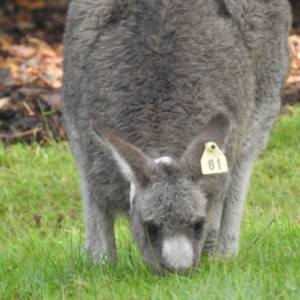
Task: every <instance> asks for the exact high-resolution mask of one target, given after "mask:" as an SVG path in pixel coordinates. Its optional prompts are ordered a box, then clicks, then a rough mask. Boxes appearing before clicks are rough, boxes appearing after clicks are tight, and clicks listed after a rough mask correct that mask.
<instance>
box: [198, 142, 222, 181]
mask: <svg viewBox="0 0 300 300" xmlns="http://www.w3.org/2000/svg"><path fill="white" fill-rule="evenodd" d="M200 164H201V168H202V174H203V175H208V174H220V173H225V172H228V166H227V159H226V157H225V155H224V154H223V153H222V151H221V150H220V149H219V147H218V146H217V144H216V143H214V142H208V143H206V144H205V149H204V152H203V155H202V157H201V160H200Z"/></svg>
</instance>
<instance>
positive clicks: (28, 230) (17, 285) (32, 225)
mask: <svg viewBox="0 0 300 300" xmlns="http://www.w3.org/2000/svg"><path fill="white" fill-rule="evenodd" d="M299 132H300V110H299V109H294V114H293V116H292V117H285V116H282V117H280V119H279V120H278V121H277V123H276V126H275V128H274V130H273V133H272V137H271V140H270V143H269V146H268V148H267V149H266V150H265V151H264V152H263V153H262V155H261V156H260V158H259V160H258V161H257V163H256V166H255V169H254V171H253V175H252V178H251V184H250V187H249V192H248V199H247V203H246V206H245V212H244V218H243V224H242V229H241V241H240V252H239V255H238V256H237V257H236V258H230V259H227V260H221V259H214V260H212V259H210V258H208V257H204V258H203V259H202V263H201V266H200V268H199V269H198V270H197V271H196V272H195V274H193V275H186V276H180V275H176V274H175V275H174V274H170V275H168V276H165V277H156V276H154V275H153V274H152V271H151V270H150V269H149V268H148V267H146V266H145V265H144V263H143V260H142V257H141V254H140V253H139V251H138V250H137V248H136V245H135V242H134V241H133V239H132V237H131V234H130V230H129V224H128V222H127V221H125V220H119V221H118V222H117V224H116V235H117V245H118V262H117V263H112V264H109V265H105V266H101V265H94V264H93V263H92V261H91V259H90V258H89V257H88V256H87V255H86V253H85V251H84V221H83V214H82V207H81V196H80V191H79V187H78V186H79V183H78V176H77V170H76V166H75V163H74V160H73V158H72V156H71V154H70V151H69V149H68V146H67V144H66V143H60V144H58V145H53V146H48V147H40V146H39V145H34V146H26V145H22V144H18V145H14V146H12V147H8V148H5V147H3V146H0V299H222V300H223V299H230V300H232V299H237V300H239V299H300V223H299V220H300V185H299V179H300V153H299V149H300V135H299Z"/></svg>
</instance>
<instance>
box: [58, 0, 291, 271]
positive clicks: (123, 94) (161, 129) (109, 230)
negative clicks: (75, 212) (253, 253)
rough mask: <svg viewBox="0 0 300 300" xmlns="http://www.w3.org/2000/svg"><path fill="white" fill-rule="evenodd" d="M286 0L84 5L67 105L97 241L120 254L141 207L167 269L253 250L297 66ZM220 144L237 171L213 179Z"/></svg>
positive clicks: (158, 267) (67, 74)
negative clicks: (265, 157)
mask: <svg viewBox="0 0 300 300" xmlns="http://www.w3.org/2000/svg"><path fill="white" fill-rule="evenodd" d="M290 22H291V16H290V7H289V4H288V1H286V0H277V1H270V0H260V1H257V0H240V1H236V0H210V1H199V0H73V1H72V2H71V3H70V6H69V11H68V17H67V25H66V32H65V36H64V43H65V49H64V63H63V67H64V84H63V90H62V107H63V112H64V119H65V126H66V131H67V134H68V137H69V143H70V148H71V150H72V153H73V155H74V157H75V159H76V162H77V166H78V169H79V175H80V180H81V189H82V196H83V206H84V213H85V223H86V247H87V249H89V251H90V252H91V254H92V255H93V257H94V258H95V260H97V261H99V260H100V261H102V262H103V261H105V260H107V259H115V258H116V245H115V237H114V220H115V218H116V217H117V216H118V215H120V214H124V215H127V216H128V217H129V218H130V220H131V227H132V233H133V235H134V237H135V240H136V242H137V244H138V246H139V248H140V250H141V252H142V253H143V256H144V259H145V262H146V263H147V264H148V265H150V266H151V267H152V268H153V270H154V271H155V272H161V271H162V272H165V271H170V272H186V271H188V270H190V269H191V268H193V267H197V266H198V265H199V262H200V257H201V253H202V252H203V251H208V252H209V253H212V254H216V255H222V256H225V257H227V256H231V255H235V254H236V253H237V252H238V249H239V231H240V223H241V218H242V211H243V203H244V200H245V195H246V190H247V184H248V181H249V177H250V173H251V169H252V166H253V163H254V162H255V160H256V158H257V156H258V154H259V153H260V151H261V150H262V149H263V148H264V147H265V145H266V143H267V140H268V136H269V132H270V130H271V128H272V126H273V124H274V121H275V118H276V116H277V115H278V111H279V108H280V97H279V94H280V90H281V88H282V85H283V84H284V82H285V79H286V76H287V73H288V65H289V48H288V43H287V37H288V29H289V25H290ZM208 143H213V144H214V145H215V146H214V147H218V148H219V149H220V151H221V153H223V155H224V156H225V157H226V159H227V171H226V172H222V173H213V174H204V172H203V166H202V165H201V163H200V161H201V160H202V157H203V155H204V153H205V152H206V151H208V150H207V147H208Z"/></svg>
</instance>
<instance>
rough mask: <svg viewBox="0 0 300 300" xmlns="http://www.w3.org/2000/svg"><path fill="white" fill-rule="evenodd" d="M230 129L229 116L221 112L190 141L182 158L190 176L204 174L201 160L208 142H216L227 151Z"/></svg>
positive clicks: (181, 162)
mask: <svg viewBox="0 0 300 300" xmlns="http://www.w3.org/2000/svg"><path fill="white" fill-rule="evenodd" d="M229 130H230V121H229V118H228V117H227V116H226V115H224V114H221V113H220V114H217V115H215V116H214V117H212V118H211V120H210V121H209V122H208V123H207V124H206V125H205V126H204V128H203V130H202V131H201V133H200V134H199V135H198V136H197V137H196V138H195V139H194V140H193V141H192V142H191V143H190V145H189V146H188V147H187V149H186V151H185V153H184V154H183V156H182V157H181V159H180V164H181V168H182V169H183V170H184V171H186V173H187V174H188V175H189V177H191V178H192V179H194V180H196V179H198V178H199V177H200V176H201V175H202V171H201V166H200V160H201V157H202V155H203V152H204V149H205V144H206V143H207V142H215V143H216V144H217V145H218V147H219V148H220V149H221V150H222V151H223V152H225V144H226V141H227V136H228V133H229Z"/></svg>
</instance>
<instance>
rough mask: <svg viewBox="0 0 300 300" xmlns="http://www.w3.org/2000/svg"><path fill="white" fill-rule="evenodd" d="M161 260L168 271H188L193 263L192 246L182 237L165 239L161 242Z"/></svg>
mask: <svg viewBox="0 0 300 300" xmlns="http://www.w3.org/2000/svg"><path fill="white" fill-rule="evenodd" d="M162 258H163V261H164V264H165V265H166V267H167V268H168V269H171V270H174V271H178V272H182V271H184V270H188V269H190V268H191V267H192V265H193V261H194V250H193V246H192V244H191V242H190V241H189V240H188V239H187V238H186V237H184V236H175V237H171V238H166V239H165V240H164V241H163V246H162Z"/></svg>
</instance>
